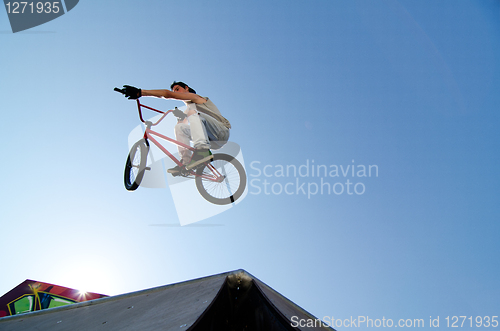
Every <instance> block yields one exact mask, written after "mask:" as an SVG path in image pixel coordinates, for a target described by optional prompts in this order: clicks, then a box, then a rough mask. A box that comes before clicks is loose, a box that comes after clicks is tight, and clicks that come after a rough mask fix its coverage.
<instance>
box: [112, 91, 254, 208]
mask: <svg viewBox="0 0 500 331" xmlns="http://www.w3.org/2000/svg"><path fill="white" fill-rule="evenodd" d="M114 90H115V91H117V92H120V93H122V94H124V91H123V90H122V89H119V88H115V89H114ZM136 101H137V108H138V110H139V118H140V120H141V122H142V123H144V125H145V126H146V130H145V132H144V136H143V138H142V139H140V140H139V141H137V142H136V143H135V144H134V145H133V146H132V148H131V149H130V153H129V155H128V157H127V162H126V164H125V173H124V184H125V188H126V189H127V190H128V191H135V190H136V189H137V188H138V187H139V186H140V184H141V182H142V179H143V178H144V174H145V172H146V171H148V170H151V167H148V166H147V157H148V153H149V149H150V143H149V142H150V141H151V142H152V143H153V144H155V145H156V146H157V147H158V148H159V149H160V150H161V151H162V152H163V153H165V154H166V155H167V156H168V157H169V158H170V159H172V161H174V162H175V163H176V164H177V165H178V166H179V167H181V173H180V176H183V177H186V178H192V179H194V180H195V182H196V188H197V189H198V192H199V193H200V194H201V196H202V197H203V198H205V200H207V201H209V202H211V203H213V204H216V205H226V204H229V203H233V202H235V201H236V200H237V199H238V198H240V197H241V195H242V194H243V192H244V191H245V187H246V182H247V178H246V174H245V170H244V168H243V166H242V165H241V163H240V162H239V161H238V160H237V159H236V158H234V157H233V156H231V155H228V154H214V155H213V160H212V161H208V162H205V163H202V164H200V165H199V166H197V167H195V168H194V169H190V170H187V169H186V167H185V166H184V165H183V164H182V162H181V161H180V160H178V159H177V158H176V157H175V156H174V155H172V153H170V152H169V151H168V150H167V149H166V148H165V147H164V146H163V145H162V144H161V143H160V142H159V141H158V140H156V139H155V137H154V136H157V137H160V138H162V139H164V140H167V141H169V142H171V143H173V144H175V145H178V146H182V147H184V148H187V149H189V150H191V151H194V148H193V147H191V146H189V145H186V144H183V143H181V142H180V141H177V140H175V139H172V138H170V137H167V136H165V135H163V134H160V133H159V132H156V131H154V130H152V129H151V128H152V127H154V126H156V125H158V124H159V123H160V122H161V121H163V119H164V118H165V117H166V116H167V115H168V114H171V113H173V112H174V110H168V111H166V112H164V111H161V110H158V109H155V108H152V107H149V106H146V105H143V104H141V103H140V101H139V99H137V100H136ZM142 108H146V109H149V110H152V111H155V112H158V113H161V114H163V115H162V116H161V117H160V118H159V119H158V121H157V122H156V123H153V122H151V121H145V120H144V119H143V117H142ZM176 108H177V107H176Z"/></svg>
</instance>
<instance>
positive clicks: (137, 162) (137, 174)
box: [124, 139, 148, 191]
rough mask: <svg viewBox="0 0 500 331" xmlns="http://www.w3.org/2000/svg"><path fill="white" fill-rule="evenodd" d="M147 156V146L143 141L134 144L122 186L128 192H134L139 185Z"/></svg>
mask: <svg viewBox="0 0 500 331" xmlns="http://www.w3.org/2000/svg"><path fill="white" fill-rule="evenodd" d="M147 156H148V146H146V141H145V140H144V139H141V140H139V141H138V142H136V143H135V144H134V146H132V148H131V149H130V153H129V154H128V158H127V163H126V164H125V174H124V184H125V188H126V189H127V190H128V191H134V190H136V189H137V188H138V187H139V185H141V181H142V178H143V177H144V172H145V170H146V160H147Z"/></svg>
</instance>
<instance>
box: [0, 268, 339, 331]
mask: <svg viewBox="0 0 500 331" xmlns="http://www.w3.org/2000/svg"><path fill="white" fill-rule="evenodd" d="M292 316H297V317H296V318H297V319H302V320H306V319H310V320H314V319H315V318H314V317H313V316H312V315H311V314H309V313H307V312H306V311H304V310H303V309H302V308H300V307H299V306H297V305H295V304H294V303H292V302H291V301H289V300H288V299H286V298H285V297H283V296H282V295H280V294H279V293H277V292H276V291H274V290H272V289H271V288H270V287H268V286H267V285H265V284H264V283H262V282H261V281H259V280H258V279H256V278H254V277H253V276H251V275H250V274H248V273H247V272H246V271H244V270H237V271H233V272H229V273H224V274H219V275H214V276H210V277H206V278H200V279H195V280H191V281H187V282H183V283H178V284H173V285H167V286H162V287H158V288H153V289H149V290H144V291H139V292H133V293H129V294H124V295H118V296H114V297H107V298H102V299H97V300H92V301H87V302H82V303H76V304H72V305H69V306H64V307H59V308H52V309H46V310H42V311H38V312H33V313H26V314H22V315H16V316H11V317H4V318H1V319H0V331H21V330H54V331H59V330H61V331H62V330H72V331H84V330H85V331H87V330H116V331H124V330H141V331H147V330H155V331H156V330H176V331H179V330H180V331H182V330H190V331H200V330H203V331H211V330H213V331H215V330H217V331H225V330H228V331H229V330H231V331H233V330H235V331H236V330H237V331H243V330H252V331H259V330H266V331H275V330H276V331H277V330H279V331H281V330H332V329H331V328H326V327H320V326H317V327H311V328H307V327H302V328H300V327H299V328H294V327H292V322H291V318H292Z"/></svg>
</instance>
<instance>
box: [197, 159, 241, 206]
mask: <svg viewBox="0 0 500 331" xmlns="http://www.w3.org/2000/svg"><path fill="white" fill-rule="evenodd" d="M246 185H247V175H246V173H245V169H244V168H243V166H242V165H241V163H240V162H239V161H238V160H236V159H235V158H234V157H232V156H230V155H227V154H214V159H213V161H212V162H211V163H207V164H206V165H204V166H202V167H200V168H198V169H197V170H196V188H197V189H198V192H200V194H201V196H202V197H203V198H205V200H207V201H209V202H211V203H213V204H216V205H227V204H229V203H233V202H235V201H236V200H237V199H238V198H240V197H241V195H242V194H243V192H244V191H245V187H246Z"/></svg>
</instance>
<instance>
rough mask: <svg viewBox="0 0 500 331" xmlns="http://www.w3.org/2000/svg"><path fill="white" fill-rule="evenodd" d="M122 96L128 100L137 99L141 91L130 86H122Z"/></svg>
mask: <svg viewBox="0 0 500 331" xmlns="http://www.w3.org/2000/svg"><path fill="white" fill-rule="evenodd" d="M122 91H123V94H125V97H127V98H129V100H130V99H139V98H140V97H141V96H142V90H141V89H140V88H137V87H133V86H130V85H123V90H122Z"/></svg>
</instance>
